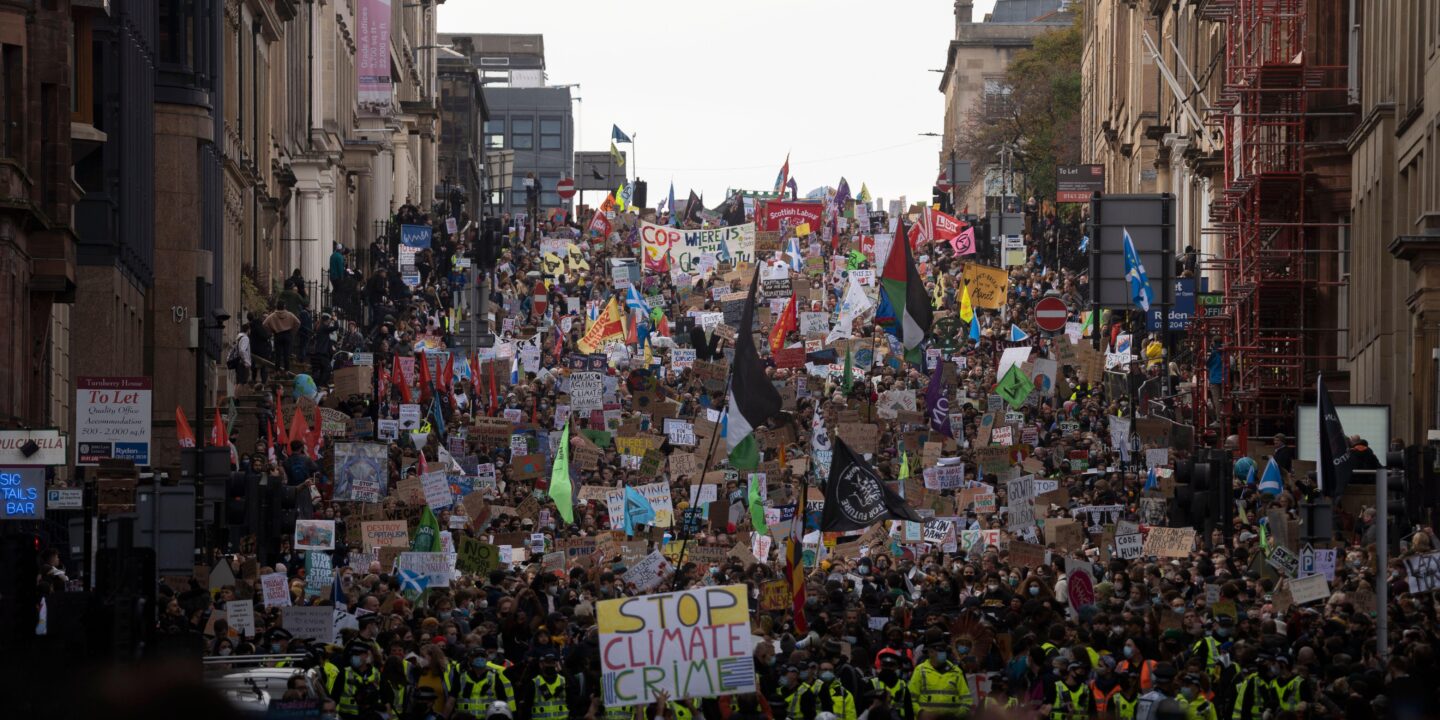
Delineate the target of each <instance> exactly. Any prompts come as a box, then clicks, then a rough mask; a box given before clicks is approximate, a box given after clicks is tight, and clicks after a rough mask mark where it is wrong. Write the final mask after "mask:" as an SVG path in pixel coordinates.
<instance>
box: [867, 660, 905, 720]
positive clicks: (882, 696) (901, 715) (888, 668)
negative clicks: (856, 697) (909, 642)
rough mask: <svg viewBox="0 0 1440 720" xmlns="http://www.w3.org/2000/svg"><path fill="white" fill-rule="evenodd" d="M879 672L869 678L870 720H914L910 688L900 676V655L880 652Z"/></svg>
mask: <svg viewBox="0 0 1440 720" xmlns="http://www.w3.org/2000/svg"><path fill="white" fill-rule="evenodd" d="M878 659H879V661H880V672H878V673H877V674H876V675H875V677H873V678H870V684H871V697H872V699H871V703H870V720H881V719H882V718H885V719H888V720H914V718H915V704H914V703H913V702H911V701H910V688H909V686H907V685H906V684H905V678H903V677H901V676H900V654H899V653H897V652H895V651H893V650H888V651H887V650H882V651H880V657H879V658H878Z"/></svg>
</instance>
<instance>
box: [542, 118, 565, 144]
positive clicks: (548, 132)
mask: <svg viewBox="0 0 1440 720" xmlns="http://www.w3.org/2000/svg"><path fill="white" fill-rule="evenodd" d="M563 127H565V123H564V122H562V121H561V120H560V118H540V149H541V150H559V149H561V148H560V131H561V128H563Z"/></svg>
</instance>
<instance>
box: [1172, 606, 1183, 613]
mask: <svg viewBox="0 0 1440 720" xmlns="http://www.w3.org/2000/svg"><path fill="white" fill-rule="evenodd" d="M1170 612H1173V613H1175V614H1176V615H1184V614H1185V606H1184V605H1176V606H1174V607H1171V608H1170Z"/></svg>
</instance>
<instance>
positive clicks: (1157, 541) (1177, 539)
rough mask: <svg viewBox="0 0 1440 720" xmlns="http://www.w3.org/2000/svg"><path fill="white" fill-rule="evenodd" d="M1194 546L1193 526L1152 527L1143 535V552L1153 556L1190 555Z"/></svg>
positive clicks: (1172, 556)
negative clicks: (1148, 532) (1147, 533)
mask: <svg viewBox="0 0 1440 720" xmlns="http://www.w3.org/2000/svg"><path fill="white" fill-rule="evenodd" d="M1194 547H1195V528H1167V527H1152V528H1150V534H1149V535H1147V536H1146V537H1145V545H1144V550H1143V552H1144V553H1145V554H1146V555H1154V556H1155V557H1168V558H1183V557H1190V550H1191V549H1192V548H1194Z"/></svg>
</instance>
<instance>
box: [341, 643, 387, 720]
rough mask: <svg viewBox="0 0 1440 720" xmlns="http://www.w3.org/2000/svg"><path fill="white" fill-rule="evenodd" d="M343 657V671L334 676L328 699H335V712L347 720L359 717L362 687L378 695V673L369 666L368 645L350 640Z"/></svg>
mask: <svg viewBox="0 0 1440 720" xmlns="http://www.w3.org/2000/svg"><path fill="white" fill-rule="evenodd" d="M345 655H346V658H347V663H346V666H345V669H344V670H343V671H341V672H340V673H339V674H338V675H336V676H335V680H334V683H333V684H332V685H331V686H330V688H329V693H330V697H332V698H334V699H335V712H336V713H337V714H339V715H340V717H341V718H345V719H347V720H348V719H350V718H358V717H359V716H360V710H361V707H360V699H359V696H360V694H361V690H362V687H363V688H372V689H374V690H375V692H376V693H377V694H378V693H379V691H380V671H379V670H376V669H375V666H374V665H372V664H371V662H372V659H373V656H372V654H371V650H370V644H369V643H365V642H361V641H360V640H358V639H357V640H352V641H350V644H349V645H348V646H346V648H345Z"/></svg>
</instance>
